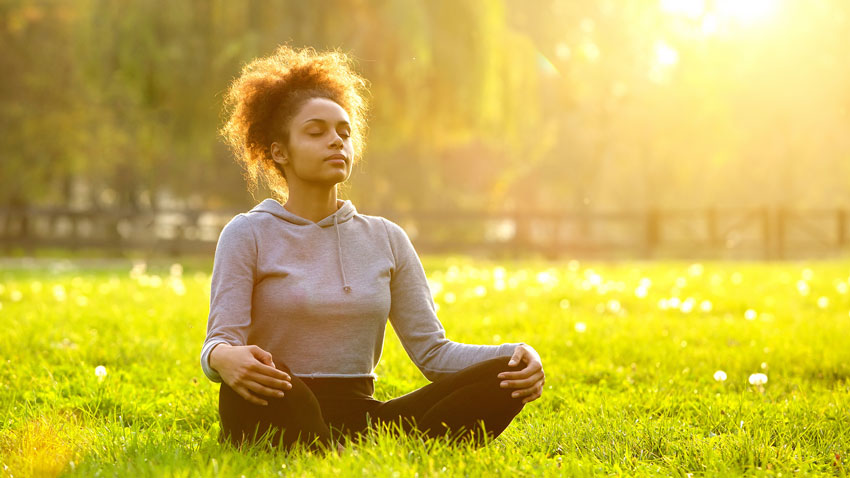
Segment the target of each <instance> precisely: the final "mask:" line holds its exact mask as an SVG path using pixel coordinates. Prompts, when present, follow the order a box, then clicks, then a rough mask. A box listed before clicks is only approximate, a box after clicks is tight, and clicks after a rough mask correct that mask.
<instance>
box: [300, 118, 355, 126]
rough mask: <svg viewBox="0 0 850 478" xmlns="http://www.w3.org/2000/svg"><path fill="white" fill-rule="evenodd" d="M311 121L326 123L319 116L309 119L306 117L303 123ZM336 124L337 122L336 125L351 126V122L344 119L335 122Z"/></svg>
mask: <svg viewBox="0 0 850 478" xmlns="http://www.w3.org/2000/svg"><path fill="white" fill-rule="evenodd" d="M311 121H316V122H318V123H327V121H325V120H323V119H321V118H310V119H308V120H307V121H305V122H304V123H303V124H307V123H309V122H311ZM336 124H337V125H345V126H348V127H349V128H350V127H351V124H350V123H349V122H348V121H345V120H342V121H337V123H336Z"/></svg>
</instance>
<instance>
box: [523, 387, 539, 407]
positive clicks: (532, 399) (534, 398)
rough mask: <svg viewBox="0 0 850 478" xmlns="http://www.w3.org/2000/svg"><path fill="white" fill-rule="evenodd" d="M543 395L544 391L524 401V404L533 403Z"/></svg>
mask: <svg viewBox="0 0 850 478" xmlns="http://www.w3.org/2000/svg"><path fill="white" fill-rule="evenodd" d="M541 395H543V391H542V390H541V391H540V392H537V393H535V394H534V395H532V396H530V397H528V398H525V399H523V401H522V403H523V404H525V403H528V402H533V401H535V400H537V399H538V398H540V396H541Z"/></svg>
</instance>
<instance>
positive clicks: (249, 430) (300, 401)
mask: <svg viewBox="0 0 850 478" xmlns="http://www.w3.org/2000/svg"><path fill="white" fill-rule="evenodd" d="M508 360H509V357H498V358H494V359H490V360H486V361H483V362H480V363H477V364H474V365H471V366H469V367H467V368H465V369H463V370H461V371H459V372H456V373H453V374H451V375H449V376H447V377H445V378H443V379H441V380H438V381H436V382H433V383H430V384H428V385H426V386H424V387H422V388H420V389H418V390H415V391H413V392H411V393H408V394H407V395H404V396H401V397H398V398H394V399H392V400H389V401H387V402H381V401H379V400H375V399H374V398H373V397H372V393H374V384H373V382H372V379H371V378H369V377H365V378H299V377H296V376H294V375H292V373H291V372H290V371H289V368H288V367H286V365H284V364H276V365H277V367H278V368H279V369H280V370H284V371H285V372H287V373H289V374H290V376H291V377H292V389H291V390H289V391H287V392H285V396H284V397H283V398H268V397H263V398H264V399H265V400H266V401H267V402H268V405H266V406H262V405H255V404H253V403H251V402H249V401H247V400H245V399H244V398H242V397H241V396H240V395H239V394H237V393H236V392H235V391H234V390H233V389H232V388H230V387H229V386H228V385H227V384H225V383H224V382H222V384H221V389H220V391H219V405H218V407H219V408H218V410H219V415H220V416H221V425H222V427H221V435H220V436H219V441H221V442H225V441H229V442H230V443H232V444H233V445H236V446H238V445H240V444H241V443H243V442H246V441H247V442H253V441H255V440H256V439H257V438H258V437H260V436H262V435H264V434H267V433H268V434H269V437H271V443H272V444H273V445H274V446H280V445H283V446H284V447H286V448H290V447H292V446H293V445H294V444H295V443H303V444H305V445H307V446H309V447H311V448H315V449H321V448H324V449H328V447H330V446H335V445H334V441H335V439H336V438H338V437H339V436H340V435H346V436H349V437H351V436H353V435H355V434H357V435H359V434H360V433H362V432H364V431H366V430H367V429H369V428H370V427H375V426H376V425H379V424H397V425H399V426H400V427H401V430H402V431H404V432H421V433H422V434H424V435H425V436H427V437H430V438H436V437H448V438H449V439H451V440H468V441H471V442H472V443H474V444H475V445H476V446H480V445H482V444H484V443H486V440H487V439H491V438H495V437H497V436H498V435H499V434H500V433H502V431H503V430H504V429H505V428H507V426H508V424H510V422H511V420H513V418H514V417H515V416H516V415H517V414H518V413H519V412H520V410H522V407H523V403H522V398H513V397H511V393H512V392H513V391H514V390H515V389H507V388H500V387H499V383H501V380H500V379H499V378H498V377H497V375H498V374H499V373H501V372H505V371H510V370H519V369H520V368H521V367H522V365H516V366H513V367H510V366H508Z"/></svg>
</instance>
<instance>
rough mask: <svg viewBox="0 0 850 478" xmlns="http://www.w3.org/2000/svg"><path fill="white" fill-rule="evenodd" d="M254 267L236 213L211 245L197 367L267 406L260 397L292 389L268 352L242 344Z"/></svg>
mask: <svg viewBox="0 0 850 478" xmlns="http://www.w3.org/2000/svg"><path fill="white" fill-rule="evenodd" d="M256 271H257V241H256V239H255V236H254V232H253V229H252V228H251V223H250V222H249V221H248V219H247V218H246V217H245V216H243V215H241V214H240V215H237V216H236V217H234V218H233V219H232V220H231V221H230V222H229V223H228V224H227V225H226V226H225V227H224V229H223V230H222V231H221V235H220V236H219V239H218V244H217V245H216V250H215V261H214V263H213V273H212V281H211V287H210V315H209V320H208V322H207V337H206V340H205V341H204V346H203V348H202V350H201V368H202V369H203V371H204V374H205V375H206V376H207V378H209V379H210V380H212V381H213V382H222V381H223V382H224V383H226V384H227V385H229V386H230V387H231V388H232V389H233V390H234V391H236V392H237V393H239V395H240V396H242V397H243V398H245V399H246V400H248V401H250V402H252V403H256V404H258V405H266V404H267V402H266V401H265V400H263V399H262V398H261V397H260V396H259V395H266V396H268V397H275V396H280V395H279V393H282V391H283V390H289V389H290V388H291V384H290V383H289V381H290V380H291V378H290V377H289V375H287V374H286V373H285V372H283V371H281V370H278V369H277V368H275V367H274V362H273V361H272V356H271V354H270V353H268V352H267V351H265V350H262V349H261V348H259V347H257V346H256V345H248V344H247V336H248V330H249V329H250V326H251V300H252V297H253V291H254V283H255V282H256V274H257V272H256ZM213 352H215V353H213Z"/></svg>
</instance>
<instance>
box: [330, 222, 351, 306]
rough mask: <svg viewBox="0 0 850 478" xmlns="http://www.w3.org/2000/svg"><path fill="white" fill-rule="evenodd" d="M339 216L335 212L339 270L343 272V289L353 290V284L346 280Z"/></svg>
mask: <svg viewBox="0 0 850 478" xmlns="http://www.w3.org/2000/svg"><path fill="white" fill-rule="evenodd" d="M336 219H337V217H336V214H334V229H336V245H337V248H338V250H339V271H340V272H342V290H344V291H346V292H351V286H349V285H348V282H347V281H346V280H345V267H344V266H343V264H342V239H340V237H339V224H338V223H337V221H336Z"/></svg>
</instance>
